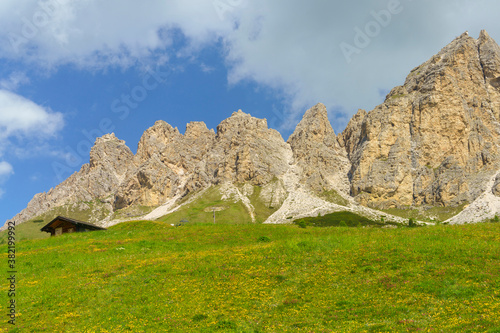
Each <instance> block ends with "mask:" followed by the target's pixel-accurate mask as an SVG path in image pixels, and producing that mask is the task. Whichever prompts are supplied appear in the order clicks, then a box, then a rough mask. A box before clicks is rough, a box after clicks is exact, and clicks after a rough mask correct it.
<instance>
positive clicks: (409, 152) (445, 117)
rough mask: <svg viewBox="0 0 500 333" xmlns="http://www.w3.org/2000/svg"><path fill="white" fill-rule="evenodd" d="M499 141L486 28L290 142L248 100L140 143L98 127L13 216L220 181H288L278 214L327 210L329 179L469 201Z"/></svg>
mask: <svg viewBox="0 0 500 333" xmlns="http://www.w3.org/2000/svg"><path fill="white" fill-rule="evenodd" d="M499 143H500V47H499V46H498V44H497V43H496V42H495V41H494V40H493V39H492V38H491V37H490V36H489V35H488V33H487V32H486V31H482V32H481V34H480V36H479V38H478V39H474V38H472V37H470V36H469V35H468V34H467V33H464V34H462V35H461V36H459V37H457V38H456V39H455V40H453V41H452V42H451V43H450V44H449V45H447V46H446V47H444V48H443V49H442V50H441V51H440V52H439V53H437V54H436V55H434V56H433V57H431V59H429V60H428V61H426V62H425V63H423V64H422V65H420V66H418V67H416V68H415V69H413V70H412V71H411V72H410V74H409V75H408V76H407V78H406V80H405V82H404V84H403V85H401V86H397V87H395V88H393V89H392V90H391V91H390V93H389V94H388V95H387V96H386V98H385V101H384V102H383V103H382V104H381V105H379V106H377V107H376V108H375V109H373V110H372V111H370V112H366V111H365V110H359V111H358V112H357V113H356V114H355V115H354V116H353V117H352V119H351V120H350V121H349V123H348V125H347V127H346V128H345V130H344V131H343V132H342V133H340V134H338V135H336V134H335V133H334V131H333V128H332V126H331V124H330V121H329V120H328V113H327V110H326V107H325V106H324V105H323V104H321V103H320V104H317V105H316V106H314V107H312V108H311V109H309V110H307V111H306V112H305V114H304V116H303V118H302V120H301V121H300V123H299V124H298V125H297V127H296V129H295V131H294V132H293V134H292V135H291V136H290V137H289V138H288V140H287V141H286V142H285V141H284V140H283V138H282V137H281V135H280V134H279V133H278V132H277V131H276V130H274V129H270V128H268V125H267V121H266V120H265V119H257V118H254V117H252V116H251V115H249V114H246V113H244V112H242V111H241V110H240V111H238V112H234V113H233V114H232V115H231V117H229V118H227V119H225V120H223V121H222V122H221V123H220V124H219V125H218V126H217V129H216V131H214V130H210V129H208V128H207V126H206V125H205V124H204V123H203V122H191V123H189V124H187V126H186V131H185V133H184V134H181V133H180V132H179V130H178V129H177V128H174V127H172V126H171V125H169V124H168V123H166V122H165V121H157V122H156V123H155V124H154V125H153V126H152V127H151V128H149V129H147V130H146V131H145V132H144V134H143V136H142V137H141V139H140V141H139V144H138V149H137V153H136V154H135V155H134V154H132V152H131V151H130V149H129V148H128V147H127V146H126V145H125V142H124V141H121V140H119V139H117V138H116V137H115V135H114V134H108V135H105V136H103V137H102V138H97V140H96V142H95V145H94V147H93V148H92V150H91V153H90V162H89V164H86V165H84V166H82V168H81V170H80V171H79V172H77V173H75V174H73V175H72V176H71V177H69V178H68V179H67V180H65V181H64V182H63V183H61V184H60V185H58V186H57V187H55V188H54V189H51V190H50V191H49V192H48V193H41V194H37V195H35V197H34V198H33V199H32V200H31V202H30V203H29V204H28V206H27V208H26V209H24V210H23V211H22V212H21V213H19V214H18V215H17V216H16V217H15V218H14V219H15V220H16V221H17V222H18V223H20V222H23V221H26V220H29V219H31V218H34V217H36V216H38V215H40V214H42V213H44V212H47V211H49V210H51V209H53V208H55V207H59V206H62V205H66V204H72V203H78V202H89V201H92V200H100V201H102V202H105V203H106V205H108V206H109V210H110V211H111V212H113V211H115V210H119V209H124V208H128V207H134V206H148V207H157V206H159V205H162V204H164V203H167V202H168V203H169V205H170V204H172V203H171V201H172V200H173V201H175V200H177V198H182V197H183V196H185V195H186V194H188V193H192V192H197V191H200V190H203V189H206V188H208V187H210V186H212V185H221V186H224V187H227V188H233V187H234V188H238V186H240V185H242V186H243V185H245V184H247V185H245V186H247V188H250V187H251V186H250V185H252V186H260V187H261V188H262V192H261V193H262V195H264V194H265V193H267V192H269V193H279V196H277V199H276V200H274V199H272V198H271V197H270V198H269V200H267V201H269V202H272V203H270V205H272V206H276V205H281V204H283V205H287V207H288V208H287V209H284V210H283V212H280V211H278V212H277V213H276V214H275V215H276V216H274V217H273V219H274V220H273V221H281V220H280V219H286V218H287V216H285V215H286V214H285V213H286V212H289V211H294V212H297V214H299V213H300V210H301V207H302V206H300V205H301V204H304V205H305V203H304V202H305V201H307V202H309V203H308V204H307V205H308V206H307V205H305V206H307V207H309V208H307V209H308V210H309V211H311V212H316V213H317V212H318V211H321V209H323V208H322V207H323V206H324V205H326V204H325V202H324V201H322V200H320V199H319V198H318V197H317V196H318V195H321V194H322V192H327V191H336V192H337V193H338V194H339V195H341V196H342V197H344V199H348V201H350V202H351V203H353V202H354V200H355V201H357V202H358V203H359V204H361V205H364V206H369V207H373V208H378V209H384V208H405V207H414V206H459V205H461V204H466V203H472V202H473V201H474V200H476V199H477V198H478V197H480V196H481V197H485V198H490V197H491V198H493V197H494V198H496V196H498V195H499V194H498V193H499V192H500V190H499V188H500V185H498V183H499V181H498V178H495V177H496V176H495V175H497V174H498V171H499V170H500V155H499V154H500V145H499ZM231 186H232V187H231ZM488 186H489V187H488ZM240 187H241V186H240ZM487 187H488V188H487ZM491 198H490V199H491ZM301 200H302V201H303V202H302V203H301V202H300V201H301ZM491 200H493V199H491ZM499 202H500V201H499ZM248 205H249V206H248V207H249V211H252V209H253V208H252V207H250V206H251V205H250V204H248ZM297 205H298V206H297ZM478 205H479V204H477V205H476V206H478ZM499 205H500V204H499ZM305 206H304V207H305ZM169 207H170V206H169ZM325 207H326V206H325ZM339 207H340V206H338V207H337V208H336V209H340V208H339ZM481 207H482V206H481ZM276 208H278V207H276ZM304 209H305V208H304ZM280 214H281V215H283V216H281V215H280ZM471 214H472V213H471ZM481 214H482V213H481ZM299 215H300V214H299ZM476 215H477V214H476ZM476 215H474V216H476ZM471 216H472V215H471ZM477 216H479V215H477ZM481 216H485V215H484V214H482V215H481Z"/></svg>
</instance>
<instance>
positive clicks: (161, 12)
mask: <svg viewBox="0 0 500 333" xmlns="http://www.w3.org/2000/svg"><path fill="white" fill-rule="evenodd" d="M38 3H39V2H38V0H3V1H2V2H1V3H0V31H2V32H3V33H0V38H1V39H2V41H3V42H2V43H0V54H1V55H2V57H4V58H16V59H18V58H22V59H24V61H25V62H27V63H34V64H38V65H42V66H46V67H57V66H59V65H61V64H76V65H77V66H80V67H82V68H99V67H106V66H110V65H119V66H130V65H132V64H134V63H135V61H136V59H137V58H139V59H140V60H141V61H143V60H148V59H149V60H156V61H159V59H160V58H161V59H167V58H166V57H165V53H169V52H170V51H175V52H174V53H175V55H177V56H186V57H192V56H193V54H194V55H196V51H197V50H200V49H201V48H202V47H203V46H205V45H210V44H212V43H214V42H218V41H222V42H223V43H224V46H225V56H226V59H227V64H228V67H229V78H228V79H229V82H230V83H232V84H237V83H239V82H241V81H242V80H254V81H256V82H257V83H260V84H263V85H265V86H269V87H272V88H275V89H277V92H278V93H280V92H281V94H282V96H283V98H284V99H285V100H288V101H289V106H290V107H289V110H288V111H287V112H286V113H285V114H284V118H283V121H284V122H285V123H290V124H291V123H293V122H294V121H295V120H296V119H297V117H298V116H299V115H300V114H302V113H303V112H304V108H306V107H310V106H312V105H313V104H315V103H317V102H323V103H324V104H326V105H327V107H328V108H329V110H337V111H336V112H337V114H336V115H334V116H332V119H344V120H339V121H340V122H343V123H344V124H337V125H336V126H335V125H334V126H335V127H337V129H338V128H339V127H342V126H343V125H345V121H346V119H348V117H345V116H342V115H340V113H342V112H343V113H345V114H352V113H354V112H356V110H357V108H366V109H371V108H373V107H374V106H375V105H376V104H378V103H380V102H381V101H382V97H381V96H380V94H379V91H380V90H390V89H391V88H392V87H393V86H395V85H398V84H402V83H403V82H404V78H405V75H406V74H408V72H409V71H410V70H411V69H412V68H413V67H415V66H417V65H419V64H420V63H421V62H423V61H425V60H427V59H428V58H429V57H430V56H432V55H433V54H435V53H437V52H438V51H439V50H440V48H441V47H443V46H445V45H446V43H448V42H450V41H451V40H452V39H453V38H454V37H456V36H458V35H460V34H461V33H462V32H464V31H465V30H469V32H470V33H471V35H475V36H477V35H478V33H479V30H480V29H482V28H485V29H487V30H488V31H489V32H490V35H492V36H493V37H495V36H496V37H497V38H499V39H500V21H499V20H498V19H497V17H496V16H495V15H496V13H498V12H499V10H500V4H499V3H498V2H496V1H493V0H478V1H470V0H458V1H455V2H453V3H450V2H449V1H442V0H441V1H429V0H421V1H410V0H400V1H399V3H400V8H401V11H400V12H399V13H397V14H394V15H392V17H391V19H390V20H389V22H388V23H387V24H384V25H385V26H382V27H381V29H380V31H379V32H378V33H377V34H376V36H374V37H372V38H370V43H369V45H368V46H367V47H366V48H361V49H360V50H359V53H356V54H353V55H352V61H351V62H350V63H347V61H346V59H345V57H344V54H343V53H342V51H341V48H340V45H341V43H349V44H353V43H354V37H355V34H356V32H355V28H360V29H364V28H365V27H366V26H367V24H369V23H370V22H374V20H375V19H374V16H373V12H380V11H381V10H387V9H388V7H389V4H390V3H394V0H360V1H355V2H354V1H349V2H348V1H323V0H311V1H307V2H306V1H303V0H286V1H285V0H276V1H268V0H253V1H246V0H210V1H206V0H191V1H185V0H171V1H164V0H150V1H148V2H147V5H146V4H145V3H144V2H139V1H134V0H107V1H98V0H85V1H70V0H43V1H42V2H41V3H44V4H45V6H40V5H38ZM47 4H49V5H48V7H47ZM42 7H47V8H48V9H47V8H46V9H45V10H44V9H43V8H42ZM44 18H45V19H44ZM37 25H38V27H37ZM33 27H34V29H33ZM30 28H31V30H30ZM179 31H180V32H182V33H183V35H184V36H186V37H187V38H188V40H189V45H187V46H186V47H185V48H184V49H183V50H180V51H179V50H178V49H176V50H171V48H172V46H173V45H175V40H176V37H175V36H176V33H177V32H179ZM16 36H17V38H18V39H17V40H16V39H15V37H16ZM16 41H17V42H16ZM19 41H20V42H19ZM16 49H17V50H16ZM170 55H172V54H170ZM206 65H207V66H210V64H206ZM207 68H208V67H207Z"/></svg>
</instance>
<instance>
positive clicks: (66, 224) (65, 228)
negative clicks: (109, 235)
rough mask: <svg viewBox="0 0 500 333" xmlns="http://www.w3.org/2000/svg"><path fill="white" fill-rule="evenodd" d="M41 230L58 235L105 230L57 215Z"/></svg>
mask: <svg viewBox="0 0 500 333" xmlns="http://www.w3.org/2000/svg"><path fill="white" fill-rule="evenodd" d="M40 230H41V231H45V232H49V233H50V235H51V236H59V235H62V234H68V233H72V232H87V231H95V230H106V228H102V227H99V226H96V225H94V224H92V223H88V222H82V221H78V220H74V219H70V218H67V217H63V216H58V217H56V218H55V219H53V220H52V221H50V222H49V223H48V224H47V225H46V226H45V227H43V228H42V229H40Z"/></svg>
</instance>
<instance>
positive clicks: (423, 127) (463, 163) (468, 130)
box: [344, 32, 500, 208]
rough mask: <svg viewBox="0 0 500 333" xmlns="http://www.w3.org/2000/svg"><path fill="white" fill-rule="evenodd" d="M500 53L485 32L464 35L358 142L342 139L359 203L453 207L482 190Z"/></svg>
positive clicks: (493, 148)
mask: <svg viewBox="0 0 500 333" xmlns="http://www.w3.org/2000/svg"><path fill="white" fill-rule="evenodd" d="M481 45H484V49H485V51H484V52H482V51H481V47H482V46H481ZM486 45H487V46H486ZM497 48H498V45H497V44H496V43H495V42H494V41H493V40H492V39H491V38H489V37H488V36H487V33H486V32H483V33H482V34H481V36H480V38H479V40H476V39H474V38H472V37H470V36H469V35H468V34H467V33H464V34H462V35H461V36H460V37H458V38H456V39H455V40H453V41H452V42H451V43H450V44H449V45H447V46H446V47H444V48H443V49H442V50H441V51H440V52H439V53H437V54H436V55H435V56H433V57H431V59H429V60H428V61H427V62H425V63H423V64H422V65H420V66H418V67H416V68H415V69H414V70H412V71H411V73H410V74H409V75H408V77H407V79H406V81H405V84H404V85H403V86H400V87H396V88H394V89H393V90H392V91H391V92H390V93H389V95H388V96H387V98H386V100H385V102H384V103H383V104H382V105H380V106H378V107H376V108H375V109H374V110H373V111H371V112H369V113H368V114H367V115H366V116H365V117H364V118H363V120H362V124H361V130H360V131H359V133H360V134H359V135H360V136H359V137H357V136H356V135H355V136H350V137H349V138H348V137H347V136H345V140H344V142H345V146H346V147H349V148H347V150H348V151H349V154H350V158H351V162H352V169H351V171H350V175H351V194H352V195H354V196H356V197H357V198H358V200H359V202H361V203H362V204H365V205H371V206H376V207H381V208H390V207H400V206H413V205H417V206H418V205H445V206H448V205H452V206H453V205H459V204H463V203H466V202H470V201H471V200H473V199H474V198H476V197H477V196H478V195H479V193H481V192H482V188H481V186H482V184H483V182H482V180H481V179H482V177H487V176H488V175H489V173H491V172H493V170H494V169H495V168H496V166H495V165H494V164H495V163H493V161H497V160H498V153H499V151H500V150H499V147H498V145H497V144H496V142H498V140H499V138H500V137H499V136H500V135H499V133H500V131H499V129H500V128H499V125H498V119H499V118H498V115H499V114H500V109H499V104H498V103H499V101H500V96H499V95H498V91H496V89H494V85H495V81H494V80H495V77H497V74H495V71H496V70H497V68H498V66H497V65H496V63H495V60H494V59H496V55H497V51H496V50H497ZM483 53H484V54H483ZM486 59H488V60H486ZM487 68H490V69H489V71H490V74H487V73H488V72H487ZM348 127H349V126H348ZM356 127H359V125H356ZM356 141H357V143H356Z"/></svg>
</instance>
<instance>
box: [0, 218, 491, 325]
mask: <svg viewBox="0 0 500 333" xmlns="http://www.w3.org/2000/svg"><path fill="white" fill-rule="evenodd" d="M2 246H3V247H4V251H3V253H6V252H7V249H6V245H5V244H3V245H2ZM16 249H17V271H18V273H17V290H16V299H17V301H16V302H17V303H16V304H17V311H18V316H17V320H16V326H12V325H8V324H7V316H2V317H3V318H4V319H3V322H2V323H1V325H0V331H1V332H50V333H53V332H413V331H422V332H500V316H499V314H500V223H484V224H476V225H472V224H469V225H463V226H443V225H438V226H433V227H425V228H405V227H401V228H396V229H380V228H362V227H327V228H319V227H311V226H308V227H306V228H299V227H298V226H297V225H263V224H215V225H214V224H210V223H207V224H189V223H188V224H186V225H183V226H181V227H172V226H170V224H168V223H166V222H141V221H138V222H128V223H122V224H119V225H116V226H114V227H112V228H110V229H109V230H108V231H102V232H89V233H81V234H66V235H63V236H60V237H53V238H48V239H36V240H23V241H20V242H18V243H17V245H16ZM4 257H6V255H5V254H4ZM6 261H7V260H6V259H5V266H6V265H7V262H6ZM6 270H7V268H6V269H5V270H4V271H6ZM5 274H7V273H5ZM6 277H7V276H6ZM5 280H6V279H4V281H5ZM2 285H3V286H4V287H3V288H4V291H3V292H2V293H1V296H0V300H1V302H2V303H1V304H2V309H3V311H4V312H5V314H6V313H7V304H8V303H7V302H8V300H7V292H6V289H7V287H6V283H3V284H2Z"/></svg>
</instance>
